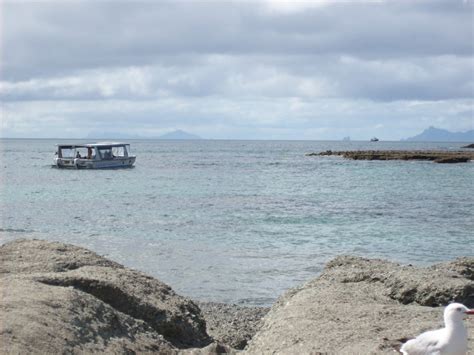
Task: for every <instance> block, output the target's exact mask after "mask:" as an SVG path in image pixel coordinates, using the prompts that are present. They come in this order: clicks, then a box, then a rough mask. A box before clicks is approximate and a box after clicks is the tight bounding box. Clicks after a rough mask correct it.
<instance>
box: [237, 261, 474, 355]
mask: <svg viewBox="0 0 474 355" xmlns="http://www.w3.org/2000/svg"><path fill="white" fill-rule="evenodd" d="M473 266H474V259H468V258H463V259H459V260H457V261H455V262H452V263H445V264H438V265H434V266H432V267H428V268H418V267H413V266H401V265H398V264H395V263H391V262H387V261H383V260H369V259H363V258H359V257H338V258H336V259H334V260H333V261H331V262H330V263H329V264H328V265H327V266H326V269H325V270H324V272H323V273H322V274H321V275H320V276H319V277H318V278H316V279H314V280H311V281H309V282H308V283H306V284H304V285H302V286H300V287H297V288H295V289H292V290H290V291H288V292H287V293H286V294H285V295H284V296H282V297H281V298H280V299H279V300H278V301H277V303H276V304H275V305H274V306H273V307H272V309H271V310H270V312H269V313H268V314H267V316H266V317H265V318H264V324H263V326H262V328H261V330H260V331H259V332H258V333H257V334H256V336H255V337H254V338H253V339H252V340H251V341H250V343H249V345H248V346H247V348H246V349H245V350H246V352H247V353H250V354H310V353H311V354H319V353H329V354H394V353H396V351H397V349H398V348H399V347H400V345H401V344H402V343H403V342H404V341H406V340H407V339H409V338H412V337H415V336H416V335H418V334H419V333H421V332H423V331H426V330H428V329H434V328H438V327H441V326H442V325H443V319H442V318H443V317H442V312H443V311H442V308H441V307H439V306H441V305H445V304H447V303H448V302H449V301H451V300H455V301H458V302H461V303H464V304H466V305H468V306H471V307H472V295H473V293H474V292H473V291H474V283H473V282H472V279H470V278H469V275H471V276H472V269H473ZM434 306H436V307H434ZM468 324H470V327H471V329H470V331H472V324H471V323H468ZM470 348H471V349H474V344H473V341H472V340H470Z"/></svg>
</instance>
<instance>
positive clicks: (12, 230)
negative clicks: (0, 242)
mask: <svg viewBox="0 0 474 355" xmlns="http://www.w3.org/2000/svg"><path fill="white" fill-rule="evenodd" d="M0 232H7V233H31V231H29V230H27V229H22V228H19V229H15V228H0Z"/></svg>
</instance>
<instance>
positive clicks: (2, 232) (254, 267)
mask: <svg viewBox="0 0 474 355" xmlns="http://www.w3.org/2000/svg"><path fill="white" fill-rule="evenodd" d="M61 142H64V141H61V140H1V141H0V144H1V151H2V154H1V161H0V163H1V165H0V168H1V173H0V177H1V189H0V199H1V200H0V201H1V202H0V215H1V225H0V237H1V240H2V242H5V241H8V240H12V239H15V238H20V237H31V238H42V239H48V240H58V241H63V242H67V243H73V244H76V245H81V246H84V247H87V248H90V249H92V250H94V251H96V252H98V253H99V254H101V255H105V256H107V257H110V258H112V259H113V260H116V261H118V262H120V263H123V264H125V265H126V266H129V267H132V268H135V269H139V270H142V271H144V272H146V273H148V274H150V275H153V276H155V277H157V278H159V279H160V280H162V281H164V282H166V283H168V284H170V285H171V286H172V287H173V288H174V289H175V290H176V291H178V292H179V293H181V294H184V295H186V296H189V297H192V298H194V299H202V300H212V301H221V302H233V303H239V304H249V305H268V304H270V303H271V302H273V301H274V300H275V299H276V297H278V296H279V295H280V294H281V293H282V292H283V291H284V290H286V289H288V288H289V287H292V286H294V285H296V284H299V283H301V282H302V281H306V280H308V279H310V278H312V277H314V276H315V275H317V274H318V272H320V271H321V268H322V266H323V265H324V263H325V262H327V261H328V260H329V259H331V258H332V257H334V256H336V255H340V254H347V253H348V254H356V255H362V256H367V257H381V258H387V259H391V260H395V261H400V262H405V263H413V264H427V263H432V262H437V261H443V260H449V259H452V258H454V257H457V256H462V255H471V256H472V255H474V249H473V248H472V245H473V242H474V233H473V231H474V215H473V211H474V198H473V191H474V164H473V163H469V164H452V165H451V164H435V163H431V162H413V161H411V162H398V161H387V162H383V161H351V160H344V159H342V158H340V157H307V156H305V153H308V152H313V151H324V150H327V149H332V150H337V149H341V150H349V149H373V148H377V149H456V148H459V147H460V146H461V145H462V144H461V143H459V144H458V143H406V142H403V143H402V142H377V143H370V142H321V141H317V142H310V141H298V142H289V141H151V140H150V141H145V140H137V141H133V140H132V141H130V143H131V146H132V150H133V153H134V154H136V155H137V162H136V167H135V168H133V169H126V170H58V169H53V168H51V163H52V158H53V153H54V144H55V143H61Z"/></svg>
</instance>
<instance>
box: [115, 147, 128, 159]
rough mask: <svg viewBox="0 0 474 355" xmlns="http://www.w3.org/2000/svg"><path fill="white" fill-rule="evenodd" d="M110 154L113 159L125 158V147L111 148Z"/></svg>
mask: <svg viewBox="0 0 474 355" xmlns="http://www.w3.org/2000/svg"><path fill="white" fill-rule="evenodd" d="M112 154H113V156H114V157H126V156H127V154H126V150H125V147H113V148H112Z"/></svg>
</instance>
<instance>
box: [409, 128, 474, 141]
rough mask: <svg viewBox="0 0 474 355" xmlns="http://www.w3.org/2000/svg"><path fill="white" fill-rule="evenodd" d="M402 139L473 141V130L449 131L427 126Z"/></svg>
mask: <svg viewBox="0 0 474 355" xmlns="http://www.w3.org/2000/svg"><path fill="white" fill-rule="evenodd" d="M402 140H406V141H416V142H472V141H474V130H472V129H471V130H470V131H467V132H450V131H447V130H445V129H440V128H435V127H429V128H427V129H425V130H424V131H423V132H422V133H420V134H418V135H416V136H414V137H410V138H407V139H402Z"/></svg>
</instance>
